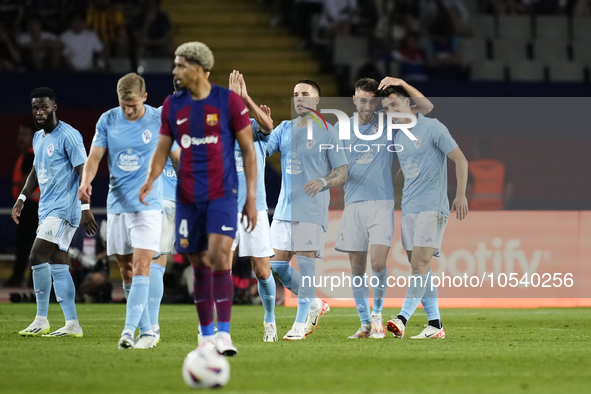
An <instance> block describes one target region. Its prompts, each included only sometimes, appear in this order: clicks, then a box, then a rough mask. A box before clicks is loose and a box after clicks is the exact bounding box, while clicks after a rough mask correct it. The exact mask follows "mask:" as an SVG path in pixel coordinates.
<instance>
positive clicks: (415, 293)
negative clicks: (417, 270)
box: [400, 274, 429, 321]
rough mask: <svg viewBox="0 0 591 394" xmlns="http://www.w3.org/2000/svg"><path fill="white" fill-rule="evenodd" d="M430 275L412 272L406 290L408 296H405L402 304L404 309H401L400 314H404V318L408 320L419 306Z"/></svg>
mask: <svg viewBox="0 0 591 394" xmlns="http://www.w3.org/2000/svg"><path fill="white" fill-rule="evenodd" d="M428 276H429V275H419V274H412V275H411V276H410V279H409V281H410V282H409V285H408V289H407V290H406V297H405V298H404V303H403V304H402V310H401V311H400V315H402V316H404V318H405V319H406V320H407V321H408V320H409V319H410V317H411V316H412V314H413V313H415V310H416V309H417V306H419V302H421V299H422V298H423V296H424V295H425V290H427V277H428Z"/></svg>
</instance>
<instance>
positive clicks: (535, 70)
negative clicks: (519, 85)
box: [509, 62, 544, 82]
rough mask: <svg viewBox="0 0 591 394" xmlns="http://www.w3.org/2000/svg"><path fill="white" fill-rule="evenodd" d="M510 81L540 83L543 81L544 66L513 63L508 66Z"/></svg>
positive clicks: (534, 63)
mask: <svg viewBox="0 0 591 394" xmlns="http://www.w3.org/2000/svg"><path fill="white" fill-rule="evenodd" d="M509 76H510V79H511V81H527V82H540V81H543V80H544V65H543V64H542V63H539V62H514V63H511V64H509Z"/></svg>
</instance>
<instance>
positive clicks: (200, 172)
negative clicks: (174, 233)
mask: <svg viewBox="0 0 591 394" xmlns="http://www.w3.org/2000/svg"><path fill="white" fill-rule="evenodd" d="M249 125H250V119H249V117H248V109H247V108H246V105H245V104H244V101H243V100H242V98H240V96H238V95H237V94H236V93H234V92H231V91H230V90H229V89H226V88H223V87H220V86H217V85H213V84H212V85H211V92H210V94H209V96H207V97H206V98H204V99H202V100H198V101H197V100H194V99H193V98H192V97H191V94H190V93H189V91H188V90H186V89H185V90H181V91H180V92H178V93H177V94H174V95H170V96H168V97H167V98H166V100H165V101H164V104H163V106H162V128H161V129H160V133H161V134H163V135H167V136H169V137H172V138H173V139H174V140H175V141H176V142H177V143H178V144H179V145H180V146H181V161H180V168H179V172H178V177H179V179H178V182H179V185H180V186H179V188H178V191H177V203H180V204H189V203H200V202H207V201H212V200H215V199H218V198H223V197H229V196H233V197H234V198H237V194H238V177H237V175H236V165H235V163H234V144H235V142H236V133H238V132H239V131H240V130H242V129H244V128H245V127H248V126H249Z"/></svg>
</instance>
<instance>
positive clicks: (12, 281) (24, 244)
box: [6, 124, 39, 287]
mask: <svg viewBox="0 0 591 394" xmlns="http://www.w3.org/2000/svg"><path fill="white" fill-rule="evenodd" d="M34 134H35V132H34V130H33V126H31V125H30V124H22V125H20V127H19V128H18V133H17V135H16V146H17V148H18V150H19V151H21V155H20V156H19V158H18V160H17V161H16V164H15V166H14V171H13V173H12V197H13V198H14V200H15V201H16V199H17V198H18V196H19V194H20V193H21V190H22V189H23V186H24V185H25V181H26V180H27V177H28V176H29V173H30V172H31V170H32V169H33V160H34V159H35V154H34V153H33V135H34ZM38 209H39V189H37V190H36V191H35V192H34V193H33V194H32V195H31V196H30V197H29V198H27V200H26V201H25V207H24V209H23V210H22V212H21V216H20V218H19V221H20V223H19V225H18V226H17V228H16V260H15V261H14V264H13V266H12V276H11V277H10V278H9V279H8V281H7V282H6V286H7V287H10V286H20V285H21V283H22V281H23V279H24V274H25V270H26V269H27V266H28V265H29V253H30V252H31V247H32V246H33V241H34V240H35V236H36V235H37V224H38V217H37V215H38V214H37V211H38Z"/></svg>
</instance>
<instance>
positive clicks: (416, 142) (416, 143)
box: [412, 136, 421, 149]
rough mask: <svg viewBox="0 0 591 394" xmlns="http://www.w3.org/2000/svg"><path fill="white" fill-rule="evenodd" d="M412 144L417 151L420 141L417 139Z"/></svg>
mask: <svg viewBox="0 0 591 394" xmlns="http://www.w3.org/2000/svg"><path fill="white" fill-rule="evenodd" d="M415 137H416V136H415ZM412 143H413V144H414V145H415V148H417V149H419V148H420V147H421V139H420V138H419V137H417V140H416V141H413V142H412Z"/></svg>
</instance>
